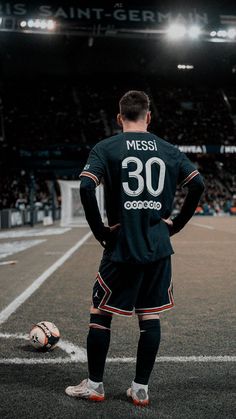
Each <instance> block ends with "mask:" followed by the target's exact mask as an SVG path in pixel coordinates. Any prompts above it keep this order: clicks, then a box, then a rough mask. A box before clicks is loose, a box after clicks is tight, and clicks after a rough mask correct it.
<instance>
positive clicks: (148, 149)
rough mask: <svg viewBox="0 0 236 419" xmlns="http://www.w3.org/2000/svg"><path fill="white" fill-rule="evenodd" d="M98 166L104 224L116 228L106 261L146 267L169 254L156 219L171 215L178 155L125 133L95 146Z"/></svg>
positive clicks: (151, 138)
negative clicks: (105, 212) (99, 164)
mask: <svg viewBox="0 0 236 419" xmlns="http://www.w3.org/2000/svg"><path fill="white" fill-rule="evenodd" d="M95 151H96V153H97V156H98V158H99V159H101V160H102V161H103V167H104V175H103V177H104V187H105V200H106V211H107V216H108V222H109V225H114V224H117V223H120V224H121V227H120V229H119V232H118V234H117V241H116V245H115V247H114V249H112V252H111V255H110V258H111V259H112V260H113V261H117V262H134V263H150V262H154V261H156V260H158V259H160V258H163V257H165V256H168V255H170V254H172V253H173V250H172V247H171V244H170V238H169V229H168V226H167V225H166V223H165V222H163V221H162V218H168V217H169V216H170V214H171V210H172V204H173V199H174V195H175V191H176V185H177V181H178V175H179V165H180V155H181V153H180V152H179V150H178V149H177V148H176V147H174V146H172V145H170V144H169V143H167V142H166V141H164V140H162V139H160V138H158V137H157V136H156V135H154V134H151V133H148V132H125V133H122V134H119V135H116V136H114V137H111V138H109V139H107V140H104V141H101V142H100V143H98V144H97V145H96V146H95Z"/></svg>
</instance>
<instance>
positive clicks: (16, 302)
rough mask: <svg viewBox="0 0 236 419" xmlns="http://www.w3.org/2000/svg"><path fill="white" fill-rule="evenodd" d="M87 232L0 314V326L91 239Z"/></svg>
mask: <svg viewBox="0 0 236 419" xmlns="http://www.w3.org/2000/svg"><path fill="white" fill-rule="evenodd" d="M91 235H92V232H91V231H89V232H88V233H87V234H85V236H83V237H82V239H80V240H79V241H78V242H77V243H76V244H75V245H74V246H73V247H71V248H70V249H69V250H68V251H67V252H66V253H65V254H64V255H63V256H62V257H61V258H60V259H58V260H57V261H56V262H55V263H54V264H53V265H51V266H50V268H48V269H47V270H46V271H44V272H43V273H42V275H40V276H39V277H38V278H37V279H35V281H34V282H33V283H32V284H31V285H30V286H29V287H28V288H26V290H25V291H23V292H22V293H21V294H20V295H19V296H18V297H16V298H15V300H13V301H12V302H11V303H10V304H9V305H8V306H7V307H6V308H4V309H3V310H2V311H1V312H0V324H2V323H4V322H5V321H6V320H7V319H8V317H10V315H11V314H12V313H14V312H15V311H16V310H17V309H18V308H19V307H20V306H21V304H23V303H24V302H25V301H26V300H27V299H28V298H29V297H30V296H31V295H32V294H33V293H34V292H35V291H36V290H37V289H38V288H39V287H40V286H41V285H42V284H43V283H44V282H45V281H46V279H48V278H49V277H50V276H51V275H52V274H53V273H54V272H55V271H56V270H57V269H58V268H60V266H62V265H63V263H64V262H66V260H67V259H69V258H70V257H71V256H72V255H73V253H74V252H76V250H78V249H79V248H80V247H81V246H82V245H83V244H84V243H85V242H86V240H88V238H89V237H91Z"/></svg>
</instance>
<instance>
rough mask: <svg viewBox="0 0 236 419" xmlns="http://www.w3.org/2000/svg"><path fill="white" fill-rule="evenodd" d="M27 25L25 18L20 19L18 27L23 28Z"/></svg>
mask: <svg viewBox="0 0 236 419" xmlns="http://www.w3.org/2000/svg"><path fill="white" fill-rule="evenodd" d="M26 26H27V22H26V20H22V21H21V22H20V27H21V28H25V27H26Z"/></svg>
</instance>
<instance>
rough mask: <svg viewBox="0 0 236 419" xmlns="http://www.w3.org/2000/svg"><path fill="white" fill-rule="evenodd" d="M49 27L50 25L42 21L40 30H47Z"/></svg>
mask: <svg viewBox="0 0 236 419" xmlns="http://www.w3.org/2000/svg"><path fill="white" fill-rule="evenodd" d="M47 26H48V24H47V22H46V20H41V22H40V28H41V29H47Z"/></svg>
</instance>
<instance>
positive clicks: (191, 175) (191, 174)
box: [179, 170, 200, 188]
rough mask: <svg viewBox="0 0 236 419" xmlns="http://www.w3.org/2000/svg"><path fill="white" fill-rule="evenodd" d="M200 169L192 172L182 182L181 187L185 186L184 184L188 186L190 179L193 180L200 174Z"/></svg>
mask: <svg viewBox="0 0 236 419" xmlns="http://www.w3.org/2000/svg"><path fill="white" fill-rule="evenodd" d="M199 174H200V173H199V171H198V170H194V171H193V172H191V173H190V174H189V175H188V176H187V177H186V178H185V179H184V180H183V181H182V182H181V183H180V185H179V186H180V187H181V188H183V187H184V186H186V185H187V184H188V183H189V182H190V180H192V179H193V178H194V177H195V176H197V175H199Z"/></svg>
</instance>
